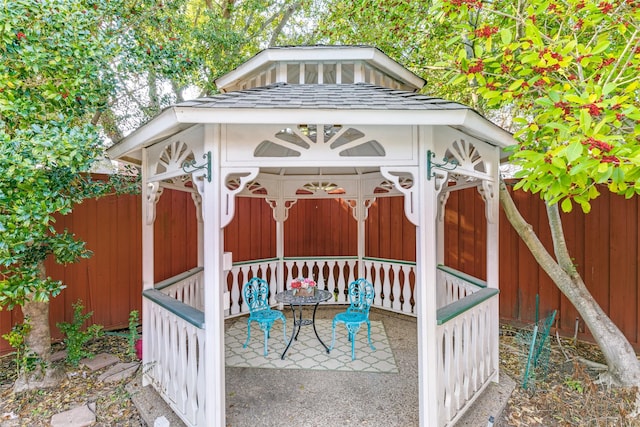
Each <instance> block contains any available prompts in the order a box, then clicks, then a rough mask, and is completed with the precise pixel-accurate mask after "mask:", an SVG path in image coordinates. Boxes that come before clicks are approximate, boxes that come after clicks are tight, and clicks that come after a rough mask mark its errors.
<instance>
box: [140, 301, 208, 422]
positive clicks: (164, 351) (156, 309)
mask: <svg viewBox="0 0 640 427" xmlns="http://www.w3.org/2000/svg"><path fill="white" fill-rule="evenodd" d="M143 296H144V304H145V309H146V310H145V313H146V317H145V322H148V323H149V324H148V328H146V330H147V331H148V332H147V333H148V334H150V336H145V337H144V339H145V354H143V356H144V360H145V361H148V362H147V363H146V364H145V366H143V370H144V375H145V376H146V378H148V379H149V381H150V382H151V384H152V385H153V387H154V388H155V389H156V391H157V392H158V393H159V394H160V395H161V396H162V398H163V399H164V400H165V401H166V402H167V403H168V404H169V406H170V407H171V409H173V411H174V412H175V413H176V414H177V415H178V416H179V417H180V418H181V419H182V421H184V423H185V424H186V425H188V426H190V427H192V426H204V425H205V421H206V420H205V411H204V407H205V393H204V391H205V384H204V379H205V378H204V363H203V362H204V360H205V358H206V353H205V340H204V313H203V312H202V311H200V310H197V309H195V308H193V307H190V306H188V305H186V304H184V303H182V302H180V301H177V300H176V299H174V298H172V297H170V296H168V295H165V294H164V293H162V292H160V291H157V290H155V289H149V290H146V291H144V292H143Z"/></svg>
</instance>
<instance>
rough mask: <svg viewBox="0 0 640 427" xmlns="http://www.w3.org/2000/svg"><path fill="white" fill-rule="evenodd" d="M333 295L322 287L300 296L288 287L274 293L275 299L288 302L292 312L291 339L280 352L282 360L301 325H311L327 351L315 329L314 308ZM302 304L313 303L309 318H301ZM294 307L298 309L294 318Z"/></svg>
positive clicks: (327, 348)
mask: <svg viewBox="0 0 640 427" xmlns="http://www.w3.org/2000/svg"><path fill="white" fill-rule="evenodd" d="M331 297H333V294H332V293H331V292H329V291H327V290H324V289H316V290H315V292H314V294H313V295H310V296H302V295H296V290H295V289H289V290H287V291H284V292H279V293H277V294H276V295H275V299H276V301H278V302H281V303H283V304H289V306H290V307H291V311H292V312H293V333H292V334H291V339H290V340H289V343H287V348H285V349H284V351H283V352H282V356H280V359H282V360H284V357H285V356H286V355H287V351H289V347H291V344H292V343H293V340H296V341H297V340H298V334H299V333H300V327H302V326H303V325H313V332H315V334H316V338H317V339H318V341H319V342H320V344H322V346H323V347H324V349H325V350H326V351H327V353H329V347H327V345H326V344H325V343H324V342H322V340H321V339H320V336H319V335H318V331H317V329H316V310H317V309H318V305H320V303H321V302H323V301H328V300H329V299H331ZM304 305H313V306H314V307H313V316H312V317H311V319H303V318H302V306H304ZM296 309H297V310H298V311H299V314H298V318H296Z"/></svg>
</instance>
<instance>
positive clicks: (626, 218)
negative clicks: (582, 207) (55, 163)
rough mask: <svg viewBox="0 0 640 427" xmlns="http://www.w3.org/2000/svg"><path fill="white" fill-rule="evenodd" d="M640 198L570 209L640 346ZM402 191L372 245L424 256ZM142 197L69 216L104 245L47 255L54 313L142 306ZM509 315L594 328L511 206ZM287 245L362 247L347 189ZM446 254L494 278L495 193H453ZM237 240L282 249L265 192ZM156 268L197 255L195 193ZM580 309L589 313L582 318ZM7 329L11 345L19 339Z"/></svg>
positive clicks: (579, 242)
mask: <svg viewBox="0 0 640 427" xmlns="http://www.w3.org/2000/svg"><path fill="white" fill-rule="evenodd" d="M514 198H515V201H516V204H517V205H518V207H519V208H520V210H521V212H523V214H524V216H525V218H526V219H527V221H528V222H529V223H530V224H531V225H532V226H533V228H534V230H536V232H538V234H539V235H541V236H542V239H543V242H544V243H545V244H546V245H547V247H548V248H551V241H550V240H551V238H550V233H549V229H548V224H547V220H546V211H545V209H544V204H543V203H541V202H540V201H539V199H538V198H537V196H535V195H531V194H529V193H524V192H516V193H515V194H514ZM639 203H640V198H634V199H630V200H625V199H624V198H623V197H619V196H613V195H610V194H608V193H606V192H605V191H603V194H602V196H601V197H600V198H598V199H597V200H596V201H595V202H594V203H593V208H592V212H591V213H590V214H589V215H584V214H582V213H581V212H579V211H576V212H572V213H571V214H568V215H563V221H564V224H563V225H564V230H565V235H566V238H567V244H568V245H569V249H570V251H571V254H572V257H573V258H574V259H575V262H576V265H577V267H578V270H579V271H580V273H581V274H582V276H583V278H584V280H585V282H586V283H587V286H588V287H589V289H590V291H591V292H592V294H593V295H594V296H595V297H596V299H597V301H598V302H599V303H600V304H601V305H602V307H603V308H604V310H605V311H606V312H607V313H609V315H610V316H611V317H612V319H613V320H614V322H616V324H617V325H618V326H619V327H620V328H621V329H622V331H623V332H624V333H625V335H626V336H627V337H628V339H629V340H630V341H631V342H632V343H633V345H634V346H635V347H636V348H640V338H639V337H638V331H639V330H640V315H639V313H638V307H640V294H639V293H638V285H639V281H640V275H639V272H638V265H639V264H640V262H639V261H640V259H639V258H640V251H639V248H638V242H639V241H640V239H639V237H640V236H639V234H640V228H639V227H638V222H639V221H638V220H639V219H640V218H639V209H638V204H639ZM402 209H403V202H402V199H401V198H381V199H378V200H377V201H376V202H375V203H374V205H373V206H372V207H371V209H370V211H369V218H368V220H367V225H366V236H367V237H366V252H365V253H366V255H367V256H368V257H374V258H388V259H399V260H407V261H415V227H414V226H413V225H412V224H411V223H409V222H408V221H407V220H406V218H405V217H404V215H403V211H402ZM140 217H141V208H140V198H139V196H119V197H115V196H110V197H106V198H103V199H100V200H87V201H85V202H84V203H82V204H81V205H78V206H77V207H76V209H75V210H74V212H73V213H72V214H71V215H68V216H66V217H61V218H59V220H58V223H57V225H56V226H57V227H58V228H59V229H63V228H67V229H69V230H70V231H72V232H73V233H75V234H76V235H77V236H78V237H79V238H81V239H83V240H85V241H86V242H87V246H88V248H90V249H91V250H92V251H93V252H94V256H93V257H92V258H91V259H88V260H82V261H81V262H79V263H77V264H73V265H69V266H66V267H63V266H59V265H57V264H55V263H53V262H48V263H47V269H48V272H49V274H50V275H51V277H53V278H54V279H60V280H63V281H64V282H65V283H66V285H67V289H65V290H64V291H63V292H62V294H61V295H60V296H58V297H57V298H55V299H53V300H52V304H51V325H52V333H53V335H54V337H55V338H60V334H59V332H58V330H57V328H56V327H55V324H56V322H61V321H66V322H69V321H71V318H72V314H73V309H72V304H73V303H75V302H76V301H78V300H80V301H82V303H83V305H84V306H85V307H86V310H87V311H93V316H92V317H91V319H90V322H91V323H96V324H101V325H103V326H105V328H107V329H117V328H124V327H126V326H127V322H128V316H129V313H130V311H132V310H139V309H140V304H141V287H140V282H141V246H140V245H141V243H140V239H141V225H140V222H141V220H140ZM500 221H501V222H500V256H501V264H500V290H501V293H500V316H501V318H502V319H503V320H505V321H515V322H522V323H527V322H531V321H533V319H534V318H535V312H534V311H535V303H534V302H535V297H536V294H539V295H540V302H541V304H540V315H541V316H544V315H546V313H547V312H548V311H550V310H553V309H557V310H558V324H557V326H558V327H559V328H560V330H561V332H562V333H564V334H566V335H573V334H574V329H575V326H576V322H577V324H578V332H579V336H580V337H581V338H587V339H588V338H589V337H590V336H589V333H588V331H587V330H586V329H585V327H584V323H583V322H582V320H581V319H579V317H578V315H577V313H576V310H575V309H574V308H573V306H572V305H571V304H570V303H569V302H568V301H567V300H566V298H565V297H564V296H562V295H561V294H560V292H559V291H558V290H557V288H556V287H555V285H554V284H553V283H552V282H551V280H550V279H549V278H548V277H547V275H546V274H545V273H544V272H543V271H542V270H541V269H540V268H539V267H538V265H537V264H536V262H535V260H534V259H533V257H532V256H531V254H530V253H529V251H528V249H527V248H526V246H524V244H523V243H522V242H521V241H520V239H519V238H518V236H517V235H516V233H515V231H514V230H513V229H512V228H511V225H510V224H509V223H508V221H507V220H506V218H505V217H504V215H502V214H501V218H500ZM285 236H286V240H285V254H286V256H289V257H294V256H311V255H317V256H350V255H355V254H356V242H357V238H356V223H355V220H354V219H353V217H352V215H351V212H350V208H349V207H348V206H347V205H346V204H345V203H344V202H342V201H340V200H300V201H298V203H296V204H295V205H294V206H293V207H292V209H291V211H290V212H289V219H288V220H287V222H286V223H285ZM445 240H446V254H445V263H446V264H447V265H448V266H450V267H453V268H456V269H458V270H461V271H464V272H466V273H469V274H472V275H474V276H476V277H479V278H485V260H486V255H485V244H486V229H485V220H484V204H483V202H482V201H481V199H480V196H479V195H478V193H477V191H475V190H473V189H469V190H465V191H462V192H457V193H453V194H452V195H451V197H450V198H449V200H448V202H447V214H446V238H445ZM225 250H227V251H230V252H232V253H233V259H234V261H245V260H250V259H264V258H271V257H273V256H275V223H274V221H273V217H272V214H271V210H270V208H269V207H268V205H267V204H266V203H265V202H264V201H262V200H260V199H239V200H238V203H237V205H236V216H235V218H234V220H233V222H232V223H231V224H230V225H229V226H228V227H227V228H226V229H225ZM155 251H156V263H155V279H156V282H157V281H160V280H164V279H167V278H169V277H172V276H174V275H176V274H178V273H180V272H183V271H186V270H188V269H190V268H192V267H195V266H196V223H195V211H194V207H193V203H192V201H191V197H190V196H189V195H187V194H183V193H179V192H175V191H165V192H164V193H163V195H162V197H161V198H160V201H159V203H158V208H157V218H156V222H155ZM21 319H22V317H21V314H20V311H19V309H15V310H13V311H8V310H6V309H4V310H3V311H0V335H2V334H4V333H6V332H7V331H9V330H10V328H11V325H12V324H14V323H16V322H20V321H21ZM576 319H577V320H576ZM10 350H11V349H10V347H9V345H8V343H7V342H6V341H5V340H3V339H0V354H2V353H7V352H8V351H10Z"/></svg>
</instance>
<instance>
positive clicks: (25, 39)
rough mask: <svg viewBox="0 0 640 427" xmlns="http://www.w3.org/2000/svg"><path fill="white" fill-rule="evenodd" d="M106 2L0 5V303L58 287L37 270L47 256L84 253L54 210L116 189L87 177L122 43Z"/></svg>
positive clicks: (37, 297) (70, 257) (43, 297)
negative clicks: (60, 224) (58, 225)
mask: <svg viewBox="0 0 640 427" xmlns="http://www.w3.org/2000/svg"><path fill="white" fill-rule="evenodd" d="M110 7H112V5H111V4H110V3H109V2H105V3H102V2H99V1H81V0H74V1H67V0H46V1H42V2H33V1H23V0H18V1H14V2H9V3H7V2H5V3H3V6H2V7H1V8H0V22H2V23H3V24H2V25H1V26H0V53H1V55H0V88H1V89H0V266H1V268H2V270H1V275H0V306H3V305H7V306H8V307H9V308H12V307H13V306H14V305H20V304H22V303H23V302H24V301H25V300H26V299H27V298H30V299H33V300H34V301H48V299H49V297H50V296H56V295H57V294H58V293H59V292H60V291H61V290H62V289H63V287H64V286H63V285H62V283H61V282H59V281H55V280H51V279H50V278H48V277H46V275H43V274H42V270H41V265H42V263H43V262H44V260H45V259H46V258H47V256H49V255H53V256H55V258H56V260H57V261H58V262H60V263H63V264H66V263H70V262H74V261H75V260H77V259H79V258H86V257H88V256H90V255H91V252H90V251H88V250H87V249H86V248H85V245H84V243H83V242H80V241H77V240H76V239H75V237H74V236H73V235H72V234H70V233H68V232H67V231H66V230H63V231H59V230H56V229H55V228H54V224H55V217H54V215H55V214H61V215H64V214H67V213H69V212H70V211H71V209H72V208H73V206H74V205H75V204H77V203H80V202H82V200H84V199H85V198H88V197H98V196H100V195H103V194H106V193H108V192H111V191H114V186H113V183H110V182H105V181H94V180H93V179H92V178H91V176H90V175H88V174H87V172H89V171H90V169H91V166H92V165H93V163H94V162H95V161H96V159H98V158H100V157H101V156H102V152H103V148H104V147H103V141H102V136H101V134H100V130H99V128H98V127H97V126H96V124H95V121H96V120H95V118H96V117H97V115H99V114H100V112H102V111H104V109H105V108H106V105H107V102H108V100H109V97H110V96H111V93H112V92H113V90H114V77H113V74H112V73H110V68H109V61H110V60H112V59H113V58H114V57H115V55H117V54H118V52H119V49H120V46H119V45H118V44H117V43H116V40H115V39H114V37H113V32H112V30H113V28H112V26H111V25H110V23H109V22H108V21H106V20H105V16H113V15H112V12H113V9H109V8H110ZM124 181H128V180H126V179H124V180H123V178H118V182H119V184H118V185H119V186H120V184H122V183H123V182H124ZM120 188H123V187H122V186H120Z"/></svg>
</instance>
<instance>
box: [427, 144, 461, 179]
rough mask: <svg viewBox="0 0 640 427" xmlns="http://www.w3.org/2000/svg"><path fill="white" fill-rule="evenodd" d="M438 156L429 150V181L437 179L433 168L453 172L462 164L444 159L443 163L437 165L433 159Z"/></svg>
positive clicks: (454, 160)
mask: <svg viewBox="0 0 640 427" xmlns="http://www.w3.org/2000/svg"><path fill="white" fill-rule="evenodd" d="M435 156H436V153H434V152H433V151H431V150H427V179H428V180H431V178H435V176H436V173H435V172H433V171H432V170H433V168H439V169H444V170H446V171H452V170H454V169H455V168H457V167H458V166H460V163H458V161H457V160H456V159H452V160H449V159H447V158H446V157H443V158H442V163H435V162H433V161H432V160H431V159H432V158H433V157H435Z"/></svg>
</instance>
